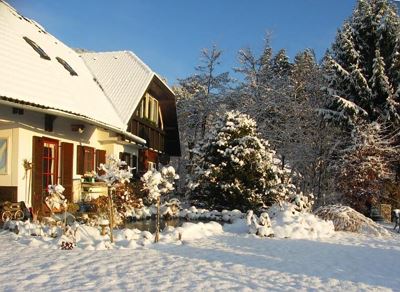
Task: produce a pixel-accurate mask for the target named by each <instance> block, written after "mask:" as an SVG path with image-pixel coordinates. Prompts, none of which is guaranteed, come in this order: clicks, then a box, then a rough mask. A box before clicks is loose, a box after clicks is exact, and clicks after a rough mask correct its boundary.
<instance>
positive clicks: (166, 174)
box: [141, 166, 179, 242]
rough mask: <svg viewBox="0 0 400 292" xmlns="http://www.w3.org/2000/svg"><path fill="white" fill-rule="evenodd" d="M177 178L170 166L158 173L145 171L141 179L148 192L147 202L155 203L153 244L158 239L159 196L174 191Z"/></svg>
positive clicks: (156, 171) (154, 170) (153, 170)
mask: <svg viewBox="0 0 400 292" xmlns="http://www.w3.org/2000/svg"><path fill="white" fill-rule="evenodd" d="M178 178H179V176H178V175H177V174H175V169H174V168H173V167H172V166H169V167H163V168H162V169H161V171H160V172H159V171H158V170H156V169H152V170H149V171H147V172H146V173H145V174H144V175H143V177H142V178H141V180H142V182H143V188H144V190H146V191H147V192H148V199H149V201H152V202H156V203H157V227H156V236H155V238H154V242H158V241H159V239H160V202H161V195H165V194H167V193H169V192H171V191H172V190H174V180H176V179H178Z"/></svg>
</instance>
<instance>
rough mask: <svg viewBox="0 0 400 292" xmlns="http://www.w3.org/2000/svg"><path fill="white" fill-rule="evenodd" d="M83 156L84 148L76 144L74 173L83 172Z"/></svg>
mask: <svg viewBox="0 0 400 292" xmlns="http://www.w3.org/2000/svg"><path fill="white" fill-rule="evenodd" d="M84 157H85V149H84V148H83V146H81V145H78V147H77V148H76V173H77V174H83V173H84V171H83V165H84V161H83V159H84Z"/></svg>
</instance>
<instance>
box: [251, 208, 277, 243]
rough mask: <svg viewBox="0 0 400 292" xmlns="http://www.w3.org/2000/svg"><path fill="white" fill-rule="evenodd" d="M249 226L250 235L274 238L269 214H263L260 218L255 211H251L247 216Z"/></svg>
mask: <svg viewBox="0 0 400 292" xmlns="http://www.w3.org/2000/svg"><path fill="white" fill-rule="evenodd" d="M246 221H247V226H248V227H249V233H250V234H255V235H258V236H260V237H266V236H268V237H273V236H274V232H273V230H272V228H271V225H272V224H271V220H270V218H269V215H268V213H266V212H263V213H261V215H260V217H257V216H256V215H254V213H253V210H249V211H248V212H247V216H246Z"/></svg>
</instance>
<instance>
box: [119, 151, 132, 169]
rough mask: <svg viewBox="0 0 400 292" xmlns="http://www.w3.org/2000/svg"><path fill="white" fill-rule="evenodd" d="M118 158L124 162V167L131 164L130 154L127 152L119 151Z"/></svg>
mask: <svg viewBox="0 0 400 292" xmlns="http://www.w3.org/2000/svg"><path fill="white" fill-rule="evenodd" d="M119 159H120V160H121V161H124V162H126V166H125V167H124V168H125V169H127V168H128V166H131V155H130V154H129V153H128V152H120V153H119Z"/></svg>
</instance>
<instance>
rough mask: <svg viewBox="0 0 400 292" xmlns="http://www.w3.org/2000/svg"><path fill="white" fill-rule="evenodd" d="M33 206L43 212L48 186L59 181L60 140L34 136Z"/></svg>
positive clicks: (35, 209)
mask: <svg viewBox="0 0 400 292" xmlns="http://www.w3.org/2000/svg"><path fill="white" fill-rule="evenodd" d="M32 162H33V169H32V170H33V171H32V178H33V180H32V207H33V210H34V211H39V212H40V213H42V214H43V212H44V209H43V205H44V204H43V203H44V198H45V197H46V195H47V191H48V186H49V185H52V184H57V183H58V141H57V140H54V139H50V138H45V137H43V138H42V137H33V153H32Z"/></svg>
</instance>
